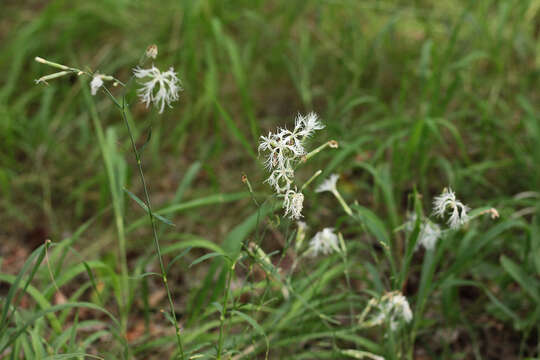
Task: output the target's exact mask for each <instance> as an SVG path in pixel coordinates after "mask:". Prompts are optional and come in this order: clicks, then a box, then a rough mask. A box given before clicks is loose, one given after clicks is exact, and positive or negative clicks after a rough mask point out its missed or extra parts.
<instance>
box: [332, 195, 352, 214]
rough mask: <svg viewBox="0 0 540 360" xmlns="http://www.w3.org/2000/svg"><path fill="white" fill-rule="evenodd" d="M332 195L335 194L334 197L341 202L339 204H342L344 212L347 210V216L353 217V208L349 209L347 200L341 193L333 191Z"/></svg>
mask: <svg viewBox="0 0 540 360" xmlns="http://www.w3.org/2000/svg"><path fill="white" fill-rule="evenodd" d="M332 194H334V196H335V197H336V199H337V200H338V201H339V203H340V204H341V206H342V207H343V210H345V212H346V213H347V215H349V216H353V212H352V210H351V208H350V207H349V205H347V203H346V202H345V200H344V199H343V198H342V197H341V194H340V193H339V191H337V190H333V191H332Z"/></svg>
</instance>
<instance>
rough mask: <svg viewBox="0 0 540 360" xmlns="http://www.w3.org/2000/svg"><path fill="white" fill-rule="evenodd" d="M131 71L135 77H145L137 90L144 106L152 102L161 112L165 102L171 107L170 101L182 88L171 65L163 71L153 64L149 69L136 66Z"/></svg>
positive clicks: (175, 99) (173, 99) (176, 96)
mask: <svg viewBox="0 0 540 360" xmlns="http://www.w3.org/2000/svg"><path fill="white" fill-rule="evenodd" d="M133 73H134V75H135V77H136V78H137V79H147V80H146V81H144V82H141V83H140V84H141V85H142V88H140V89H139V90H137V93H138V94H139V98H140V99H141V101H142V102H143V103H145V104H146V107H148V106H149V105H150V103H153V104H154V105H155V106H156V107H158V108H159V113H160V114H161V113H162V112H163V109H164V108H165V104H167V106H169V107H171V102H173V101H177V100H178V92H179V91H181V90H182V87H181V86H180V80H179V79H178V77H177V76H176V73H175V72H174V69H173V68H172V67H171V68H169V70H167V71H165V72H161V71H160V70H159V69H158V68H156V67H155V66H154V65H152V67H151V68H150V69H141V68H139V67H137V68H135V69H134V70H133Z"/></svg>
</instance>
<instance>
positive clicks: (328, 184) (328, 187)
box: [315, 174, 339, 193]
mask: <svg viewBox="0 0 540 360" xmlns="http://www.w3.org/2000/svg"><path fill="white" fill-rule="evenodd" d="M338 179H339V175H338V174H332V175H330V177H329V178H328V179H326V180H324V181H323V182H322V183H321V184H320V185H319V186H318V187H317V188H316V189H315V192H318V193H320V192H324V191H329V192H332V193H333V192H335V191H337V187H336V184H337V181H338Z"/></svg>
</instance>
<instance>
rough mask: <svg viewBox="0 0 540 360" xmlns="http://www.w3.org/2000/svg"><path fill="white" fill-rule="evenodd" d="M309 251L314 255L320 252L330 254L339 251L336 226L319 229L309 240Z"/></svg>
mask: <svg viewBox="0 0 540 360" xmlns="http://www.w3.org/2000/svg"><path fill="white" fill-rule="evenodd" d="M309 249H310V250H309V251H310V254H311V255H312V256H317V255H319V253H320V254H323V255H328V254H330V253H332V251H339V248H338V236H337V235H336V234H335V233H334V228H324V229H323V230H322V231H319V232H318V233H317V234H315V236H314V237H313V238H312V239H311V241H310V242H309Z"/></svg>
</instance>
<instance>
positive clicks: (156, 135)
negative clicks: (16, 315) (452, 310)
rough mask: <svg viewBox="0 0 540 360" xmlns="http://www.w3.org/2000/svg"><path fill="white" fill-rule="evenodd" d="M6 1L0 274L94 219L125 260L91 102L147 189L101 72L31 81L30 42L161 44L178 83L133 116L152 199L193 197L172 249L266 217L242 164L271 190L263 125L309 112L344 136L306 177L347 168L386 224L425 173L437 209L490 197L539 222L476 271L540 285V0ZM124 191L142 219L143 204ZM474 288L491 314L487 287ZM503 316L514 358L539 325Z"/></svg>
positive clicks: (104, 61)
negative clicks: (454, 196)
mask: <svg viewBox="0 0 540 360" xmlns="http://www.w3.org/2000/svg"><path fill="white" fill-rule="evenodd" d="M0 13H1V15H0V70H1V71H0V165H1V166H0V244H1V245H0V250H1V251H2V256H3V258H4V259H3V267H2V271H3V272H9V273H16V272H17V269H18V268H19V267H20V263H22V261H24V259H25V257H26V256H27V255H28V254H29V252H30V251H31V250H32V249H34V248H35V247H36V246H38V245H40V244H42V243H43V242H44V240H45V239H51V240H53V241H60V240H62V239H63V238H65V237H67V236H71V235H72V234H73V232H74V231H75V230H76V229H77V228H78V227H79V226H80V225H81V224H82V223H84V222H86V221H88V220H89V219H92V218H93V217H94V216H96V214H102V216H100V217H98V218H97V219H96V220H95V221H94V222H93V223H92V226H91V227H89V228H88V230H87V231H86V232H85V234H84V235H83V236H82V237H81V239H79V240H78V241H77V243H76V245H75V246H76V248H77V249H78V250H79V251H80V252H81V254H82V256H83V257H85V258H88V259H94V258H107V257H114V256H115V254H116V239H115V223H114V217H113V216H112V215H111V208H110V204H111V202H112V200H111V195H110V194H111V192H110V188H109V183H108V177H107V172H106V169H105V166H104V165H103V161H102V155H101V152H100V148H99V146H98V141H97V140H96V135H95V129H94V126H93V122H92V115H91V111H89V106H91V105H89V104H90V103H92V104H95V109H96V110H97V112H96V113H97V114H98V116H99V121H100V123H101V124H102V126H103V128H104V132H105V134H106V136H107V143H108V144H109V145H108V146H110V147H111V149H112V148H114V149H115V150H114V151H113V153H114V154H113V155H111V156H112V157H113V163H114V172H115V173H116V175H117V179H119V180H118V181H119V182H120V185H122V186H126V187H127V188H129V189H130V190H131V191H132V192H134V193H136V194H141V192H142V188H141V187H140V184H139V182H138V179H137V177H136V175H137V174H136V172H135V167H134V165H135V163H134V158H133V156H132V154H131V152H130V148H129V145H130V144H129V138H128V136H127V133H126V131H125V128H124V124H123V123H122V121H121V118H120V116H119V114H118V112H117V111H116V109H115V108H114V107H113V105H112V104H111V103H110V101H109V99H107V98H106V97H105V96H103V94H101V95H99V94H98V95H97V96H95V97H93V98H89V97H88V94H86V96H85V95H84V92H85V91H86V90H84V87H88V83H87V81H86V80H82V81H78V79H77V78H75V77H69V78H62V79H58V80H53V81H51V82H50V83H49V85H48V86H44V85H35V84H34V80H35V79H37V78H39V77H41V76H43V75H46V74H48V73H50V72H51V69H50V68H47V67H46V66H43V65H41V64H38V63H36V62H35V61H34V60H33V59H34V57H35V56H40V57H43V58H46V59H49V60H51V61H57V62H60V63H64V64H68V65H72V66H77V67H81V68H86V67H88V68H90V69H92V70H94V71H95V70H99V71H100V72H102V73H107V74H114V75H115V76H116V77H117V78H120V79H125V78H127V77H129V76H130V72H131V70H132V68H133V67H134V66H135V64H136V63H137V61H138V59H139V57H140V56H141V54H142V53H143V52H144V50H145V49H146V47H147V46H148V45H150V44H153V43H155V44H157V45H158V47H159V55H158V58H157V59H156V60H155V63H156V65H157V66H159V67H160V68H168V67H169V66H173V67H174V68H175V70H176V71H177V73H178V74H179V77H180V78H181V80H182V84H183V88H184V91H183V92H182V93H181V98H180V101H179V102H177V103H175V104H174V107H173V108H172V109H167V110H166V111H165V112H164V114H163V116H158V115H157V114H156V112H155V111H149V110H147V109H146V108H145V107H144V105H142V104H138V103H137V104H136V98H135V96H134V94H132V97H131V99H132V101H133V106H132V108H131V113H130V121H131V122H132V124H134V127H135V129H136V135H137V139H138V142H139V144H142V143H143V142H144V140H145V138H146V136H147V134H148V132H149V129H150V128H152V136H151V139H150V141H149V143H148V145H147V147H146V148H145V152H144V163H145V170H146V173H147V179H148V182H149V184H150V190H151V193H152V196H153V202H154V205H155V207H156V208H157V209H159V208H163V207H168V206H169V207H171V206H174V205H178V204H183V203H187V204H188V206H185V207H182V206H179V207H178V206H177V207H176V210H174V211H171V212H170V214H168V215H169V216H171V219H172V221H173V222H174V223H175V224H176V228H175V229H173V230H162V231H163V232H167V233H169V235H170V238H167V237H165V239H164V240H163V241H164V242H165V243H166V244H167V243H168V242H170V241H173V240H172V239H173V238H174V237H175V236H177V235H178V234H194V235H197V236H204V237H205V238H207V239H210V240H211V241H214V242H216V243H221V242H222V239H223V237H224V236H225V235H226V234H227V233H229V232H230V230H231V229H232V228H233V227H234V226H235V225H237V224H238V223H240V222H241V221H242V219H244V218H247V217H248V216H249V215H250V214H252V213H253V212H254V208H253V205H252V203H251V201H250V199H249V198H248V197H247V196H246V194H245V190H246V189H245V187H244V185H243V184H242V182H241V181H240V179H241V175H242V173H246V174H247V175H248V177H249V178H250V180H251V182H252V184H253V185H254V187H255V190H256V191H258V192H268V193H270V189H269V187H268V186H266V185H265V184H263V183H262V181H263V179H264V178H265V176H266V173H265V171H264V169H263V168H262V166H261V164H260V161H259V160H258V156H257V150H256V149H257V143H258V137H259V136H260V135H261V134H266V133H267V132H268V131H269V130H273V129H275V128H276V127H277V126H289V127H290V126H292V124H293V121H294V116H295V115H296V114H297V113H298V112H300V113H305V112H308V111H315V112H317V113H318V114H319V115H320V117H321V119H322V121H323V122H324V123H325V124H326V126H327V127H326V129H325V130H324V131H321V132H319V134H318V135H317V136H316V137H315V139H314V140H313V143H314V144H316V143H318V142H320V141H326V140H328V139H335V140H337V141H339V143H340V149H339V150H336V151H335V152H332V151H328V152H325V153H323V154H321V155H320V156H319V157H317V158H315V159H314V161H313V162H310V163H309V164H307V166H306V167H307V168H308V170H304V171H305V174H308V175H306V178H307V177H309V174H311V173H312V172H310V170H316V169H319V168H321V169H323V170H324V171H325V175H327V174H329V173H330V172H338V173H340V174H342V180H340V181H341V182H340V184H341V186H342V187H343V195H344V197H345V198H346V199H347V200H348V201H350V202H352V201H354V200H357V201H358V202H359V203H360V204H362V205H363V206H365V207H368V208H370V209H372V210H373V211H374V212H375V213H377V214H378V215H379V216H380V217H381V218H382V219H384V221H385V222H386V223H387V224H388V225H389V226H392V227H396V226H398V225H400V224H401V223H402V222H403V221H404V217H405V213H406V210H407V209H409V210H410V203H409V202H408V195H409V194H410V193H411V192H412V191H413V189H414V188H416V189H417V190H418V191H419V193H421V194H422V195H423V196H424V198H425V199H426V201H425V204H424V205H425V206H426V208H429V201H430V199H432V198H433V196H434V195H436V194H438V193H440V191H441V189H442V188H443V187H445V186H448V185H450V186H452V188H453V189H455V190H456V191H457V192H458V195H459V197H460V199H462V200H463V201H464V202H465V203H467V204H468V205H470V206H473V207H479V206H495V207H497V208H498V209H499V212H500V213H501V218H503V219H504V218H507V219H508V218H512V219H523V221H524V222H525V223H526V224H527V225H526V226H524V228H520V229H519V230H515V231H509V232H508V233H505V235H504V236H502V235H501V236H500V237H497V238H496V240H494V241H493V243H491V244H489V245H488V246H487V248H485V250H484V252H483V256H484V257H485V259H487V260H486V262H485V263H484V262H482V263H481V264H480V263H479V264H480V265H479V267H478V268H473V270H471V272H470V273H468V274H469V275H467V276H469V277H470V278H474V279H477V280H478V279H481V278H482V277H483V276H487V277H491V275H493V277H497V276H503V275H501V273H500V271H501V270H500V269H498V264H499V256H500V255H501V254H506V255H508V256H510V257H512V258H514V260H515V261H516V262H517V263H519V264H521V265H522V266H523V268H522V269H523V271H524V272H526V273H531V274H535V273H536V275H534V276H533V278H532V281H533V283H534V285H535V286H537V285H538V272H537V271H538V270H539V269H540V267H538V265H539V262H538V258H540V252H539V250H538V249H540V245H538V242H540V239H539V238H538V220H537V219H536V216H537V215H538V211H539V210H538V196H539V195H538V190H539V185H540V121H539V113H540V111H539V109H538V104H540V93H539V91H538V79H539V74H540V72H539V65H540V42H539V34H540V1H538V0H530V1H529V0H507V1H496V0H476V1H472V0H471V1H465V0H464V1H458V0H451V1H428V0H417V1H356V0H326V1H299V0H284V1H281V0H273V1H259V0H245V1H242V0H235V1H218V0H215V1H213V0H198V1H195V0H193V1H169V0H163V1H159V2H156V1H127V0H114V1H113V0H110V1H105V0H101V1H78V0H77V1H73V0H70V1H67V0H61V1H32V0H27V1H23V2H19V1H5V0H4V1H2V2H1V3H0ZM92 106H93V105H92ZM111 151H112V150H111ZM363 164H369V166H371V167H372V168H373V169H375V171H376V174H378V176H376V177H375V178H374V177H373V176H372V174H371V173H370V172H369V171H367V170H366V167H365V166H364V165H363ZM186 174H188V175H189V177H188V178H187V179H186ZM387 190H388V191H387ZM216 194H222V195H220V196H222V197H221V198H219V199H217V201H212V202H211V205H210V206H205V203H204V201H202V203H200V204H199V203H197V202H196V201H197V199H201V198H207V197H209V196H212V195H216ZM231 194H232V195H231ZM389 194H390V195H389ZM389 196H390V197H389ZM306 199H307V200H306V210H305V214H306V218H307V219H309V220H308V222H309V223H310V225H311V226H313V227H314V228H317V227H318V226H327V225H328V224H332V221H334V220H335V219H337V218H338V216H339V213H338V212H337V211H336V210H335V209H336V208H335V204H333V203H332V199H330V198H322V197H319V198H317V199H315V198H313V200H309V198H308V196H307V195H306ZM194 201H195V203H193V202H194ZM124 202H125V205H124V206H125V209H124V210H123V211H124V212H125V223H126V224H127V226H128V227H129V225H130V224H132V223H133V222H134V221H136V220H137V219H139V218H141V217H143V216H144V212H143V211H142V210H141V209H140V208H139V207H138V206H137V205H136V204H133V203H132V202H131V201H126V200H124ZM332 219H334V220H332ZM171 232H172V235H171ZM175 234H177V235H175ZM148 235H149V232H148V231H147V230H145V229H143V228H137V229H136V231H134V232H131V233H129V234H128V235H127V236H128V253H129V263H130V264H133V263H134V262H135V261H136V259H137V258H138V256H140V255H141V254H144V253H147V252H151V251H152V242H151V239H150V237H149V236H148ZM178 236H179V235H178ZM178 236H177V237H178ZM269 241H270V240H269ZM270 244H272V242H270ZM272 246H274V245H270V246H269V247H270V248H272ZM275 246H276V247H277V245H275ZM535 258H536V259H535ZM17 264H19V265H17ZM496 268H497V269H496ZM190 277H193V279H189V278H190ZM196 279H197V275H195V276H191V275H190V276H188V274H178V275H177V277H176V278H175V281H177V283H178V286H179V289H180V288H182V289H183V288H186V287H187V288H189V286H190V282H196ZM495 283H496V284H497V285H496V286H495V287H494V288H492V291H494V292H495V293H499V292H502V291H503V290H504V289H515V288H514V287H512V286H514V285H515V283H514V285H512V281H511V280H510V278H508V276H506V277H503V278H498V280H496V281H495ZM535 289H536V290H534V291H538V289H540V287H537V288H536V287H535ZM534 291H533V292H534ZM526 293H527V292H526ZM535 294H536V295H535V297H534V298H535V299H536V297H538V296H540V295H539V294H540V293H537V292H535ZM478 296H479V297H480V298H479V300H478V302H479V303H475V304H477V305H478V307H476V308H475V309H476V310H477V311H479V312H482V311H484V307H485V303H486V301H488V300H487V299H486V298H485V296H482V295H478ZM504 296H506V297H508V298H507V299H504V300H503V302H506V304H508V306H510V307H511V308H513V309H517V310H516V312H517V313H518V314H521V315H523V316H524V317H527V314H528V313H529V311H533V309H534V306H533V305H534V304H537V305H538V303H537V302H534V301H533V302H532V303H528V302H527V301H528V300H527V301H525V300H524V299H528V296H529V295H527V294H525V295H523V296H524V297H523V298H522V299H516V298H512V297H511V294H510V293H506V294H505V295H504ZM516 302H517V303H516ZM510 304H513V305H510ZM531 304H533V305H531ZM471 306H472V305H471ZM531 306H533V307H531ZM534 313H535V314H536V315H535V316H537V318H538V308H537V310H536V311H535V312H534ZM481 318H482V317H481V316H480V314H478V319H481ZM507 320H508V319H507ZM510 322H511V321H510V320H508V324H509V323H510ZM509 328H510V329H513V330H508V334H510V335H508V336H510V338H511V340H510V341H509V342H510V343H512V344H514V343H515V344H518V345H516V346H515V347H512V348H511V350H509V351H510V353H512V352H513V351H517V350H516V349H517V348H519V344H520V342H521V345H522V346H528V345H527V344H526V345H523V342H525V340H523V339H530V337H529V335H530V334H525V335H523V333H520V331H521V329H516V328H515V327H514V328H512V327H511V326H509ZM528 329H529V330H528V331H533V332H534V331H537V329H536V327H535V326H531V327H530V328H528ZM533 329H534V330H533ZM531 336H532V335H531ZM480 338H481V336H480ZM487 339H489V337H486V339H484V340H482V338H481V339H480V340H479V341H480V342H481V343H483V341H487ZM494 341H495V340H494ZM501 341H508V340H501ZM482 346H483V345H482ZM488 348H489V347H488ZM482 349H484V348H482ZM489 349H494V348H493V347H491V348H489ZM486 351H487V350H486ZM490 351H494V353H493V354H495V355H493V356H496V355H497V350H490ZM465 352H466V351H465ZM466 353H467V352H466ZM499 355H500V353H499Z"/></svg>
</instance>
